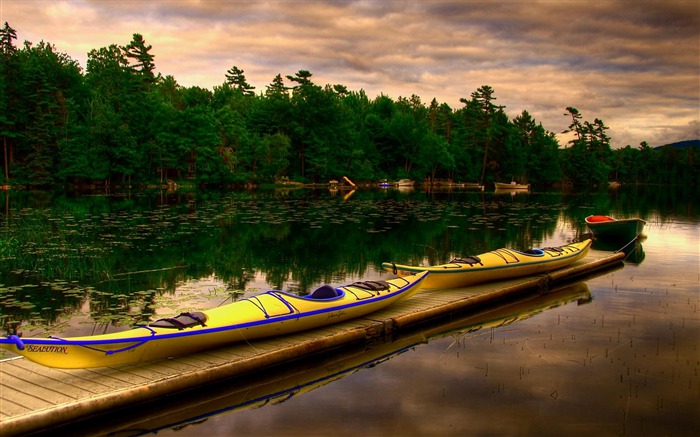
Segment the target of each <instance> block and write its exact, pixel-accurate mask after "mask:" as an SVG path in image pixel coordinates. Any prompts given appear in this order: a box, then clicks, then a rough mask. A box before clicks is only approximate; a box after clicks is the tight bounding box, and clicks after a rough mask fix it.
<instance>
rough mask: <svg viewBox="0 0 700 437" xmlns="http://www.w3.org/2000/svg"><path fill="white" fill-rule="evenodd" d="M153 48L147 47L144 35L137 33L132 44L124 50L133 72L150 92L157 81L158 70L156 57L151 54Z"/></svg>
mask: <svg viewBox="0 0 700 437" xmlns="http://www.w3.org/2000/svg"><path fill="white" fill-rule="evenodd" d="M152 48H153V46H151V45H146V41H145V40H144V39H143V35H141V34H140V33H135V34H134V35H133V39H132V40H131V42H130V43H129V44H128V45H126V46H125V47H123V48H122V50H124V53H125V54H126V57H127V58H128V59H130V60H131V63H130V68H131V70H132V71H133V72H134V73H135V74H136V75H137V76H138V77H139V78H140V81H141V83H143V84H145V86H146V89H147V90H149V91H150V89H151V86H152V85H153V84H154V83H155V81H156V76H155V73H154V72H153V71H154V70H155V68H156V66H155V63H154V62H153V59H155V56H154V55H152V54H150V53H149V52H150V51H151V49H152Z"/></svg>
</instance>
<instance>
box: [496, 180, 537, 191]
mask: <svg viewBox="0 0 700 437" xmlns="http://www.w3.org/2000/svg"><path fill="white" fill-rule="evenodd" d="M494 184H496V189H497V190H529V189H530V184H516V183H515V182H511V183H508V184H506V183H503V182H494Z"/></svg>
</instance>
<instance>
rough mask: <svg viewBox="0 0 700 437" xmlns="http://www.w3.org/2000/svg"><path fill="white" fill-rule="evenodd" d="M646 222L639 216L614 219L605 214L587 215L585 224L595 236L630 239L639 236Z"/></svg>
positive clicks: (622, 239) (621, 239)
mask: <svg viewBox="0 0 700 437" xmlns="http://www.w3.org/2000/svg"><path fill="white" fill-rule="evenodd" d="M644 225H646V222H645V221H644V220H642V219H640V218H629V219H616V218H613V217H610V216H607V215H589V216H588V217H586V226H588V229H589V230H590V231H591V234H593V236H594V237H595V238H601V239H610V240H620V241H632V240H634V239H635V238H637V237H639V236H640V235H641V234H642V231H643V230H644Z"/></svg>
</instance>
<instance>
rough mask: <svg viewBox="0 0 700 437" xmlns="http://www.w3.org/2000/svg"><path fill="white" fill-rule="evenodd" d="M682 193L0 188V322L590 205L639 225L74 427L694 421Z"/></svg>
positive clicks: (466, 235) (356, 429)
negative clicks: (376, 328) (457, 314)
mask: <svg viewBox="0 0 700 437" xmlns="http://www.w3.org/2000/svg"><path fill="white" fill-rule="evenodd" d="M623 188H624V187H623ZM697 194H698V193H687V192H678V191H673V190H670V189H665V188H659V187H642V188H630V189H620V190H617V191H609V192H608V191H603V192H596V193H583V194H582V193H561V192H543V193H538V192H534V193H518V194H516V195H511V194H509V193H506V194H500V193H493V192H485V193H482V192H475V191H449V192H431V193H426V192H421V191H409V192H399V191H397V190H386V191H380V190H366V191H357V192H354V193H348V192H342V191H341V192H337V193H331V192H329V191H326V190H296V191H287V190H278V191H273V190H270V191H262V190H261V191H255V192H232V193H231V192H228V193H221V192H206V191H204V192H196V193H175V194H167V193H150V194H149V193H131V194H128V195H120V196H111V197H106V196H76V197H67V196H52V195H50V194H46V193H14V192H13V193H0V200H2V201H3V203H2V204H4V205H5V207H4V209H3V210H2V213H0V223H1V225H0V226H1V227H0V243H1V244H2V245H1V246H0V263H1V264H0V318H1V319H2V325H3V328H4V331H5V332H4V333H3V335H5V334H7V333H8V332H14V331H18V332H22V333H23V334H24V335H25V336H30V335H31V336H36V335H47V334H56V335H61V336H68V335H77V334H90V333H97V332H105V331H114V330H123V329H127V328H128V326H130V325H131V324H133V323H137V322H140V321H143V320H146V319H148V318H149V317H150V318H151V319H153V318H157V317H160V316H164V315H166V316H167V315H173V314H176V313H178V312H179V311H180V310H181V309H183V308H184V309H196V308H207V307H214V306H217V305H219V304H221V303H224V302H226V301H230V299H237V298H240V296H246V295H251V294H255V293H258V292H261V291H265V290H267V289H270V288H275V289H287V290H292V291H295V292H299V293H303V292H306V291H309V290H311V289H313V288H314V287H316V286H317V285H319V284H321V283H331V284H335V285H342V284H345V283H349V282H353V281H355V280H358V279H377V278H382V277H387V276H388V275H389V274H388V273H385V272H381V271H380V270H379V269H378V268H379V266H380V264H381V263H382V262H383V261H398V262H405V263H419V262H423V263H426V264H428V263H430V264H433V263H439V262H444V261H447V260H449V259H451V258H453V257H456V256H466V255H473V254H478V253H482V252H485V251H488V250H492V249H496V248H499V247H505V246H507V247H512V248H516V249H527V248H530V247H538V246H539V247H543V246H554V245H559V244H562V243H566V242H569V241H572V240H573V239H578V238H581V237H582V236H584V234H585V233H586V232H587V230H586V227H585V224H584V220H583V219H584V218H585V217H586V216H587V215H590V214H610V215H614V216H618V217H641V218H643V219H645V220H646V221H647V226H646V229H645V235H646V237H645V238H643V239H642V241H641V244H638V245H636V246H630V247H634V250H633V251H631V252H630V253H629V256H628V260H627V261H626V262H625V265H624V267H622V268H619V269H616V270H613V271H609V272H607V273H605V274H603V275H601V276H597V277H594V278H590V279H588V280H586V281H585V282H581V283H578V284H572V285H571V286H568V287H566V288H564V289H561V290H557V291H554V292H552V293H550V294H548V295H544V296H539V297H531V298H527V299H523V300H522V301H518V302H511V303H509V304H503V305H501V306H497V307H493V308H489V309H486V310H484V311H483V312H480V313H476V314H466V315H464V317H463V318H462V319H460V320H455V321H454V322H452V323H450V325H443V326H431V327H430V328H426V329H424V330H423V331H421V332H414V333H411V334H410V335H406V336H405V337H403V338H399V339H397V340H396V341H395V342H393V343H389V344H383V345H376V346H375V347H373V348H372V349H370V350H368V351H365V350H354V349H350V350H346V351H339V352H336V353H333V354H328V355H324V356H319V357H313V359H310V360H306V361H303V362H300V363H295V364H291V365H288V366H282V367H281V368H277V369H274V370H271V371H269V372H266V373H267V377H266V378H265V377H255V378H250V377H248V378H239V379H236V380H233V381H230V382H227V383H222V384H217V386H216V387H208V388H206V390H203V391H201V392H197V393H193V394H191V395H190V399H188V400H187V402H184V401H182V400H180V401H172V402H171V403H168V404H163V405H162V406H160V407H159V406H155V407H152V408H150V409H149V410H148V412H147V413H146V414H144V416H143V417H139V416H133V417H132V416H124V415H120V417H119V420H114V421H109V420H102V421H101V422H102V424H101V425H100V426H101V427H97V426H96V425H95V427H94V428H85V427H84V428H83V432H84V433H87V434H95V433H96V434H109V433H110V432H111V433H113V435H139V434H140V433H145V434H148V433H152V432H157V434H158V435H165V436H171V435H172V436H183V435H193V434H204V435H208V436H229V435H261V436H284V435H288V436H301V435H303V436H316V435H319V436H320V435H324V436H325V435H334V436H355V435H368V436H375V435H376V436H379V435H381V436H399V435H400V436H404V435H405V436H413V435H416V436H433V435H454V436H458V435H459V436H464V435H479V436H482V435H498V436H504V435H506V436H542V435H552V436H555V435H596V436H608V435H609V436H619V435H630V436H636V435H644V436H647V435H648V436H661V435H664V436H665V435H669V436H686V435H687V436H691V435H698V434H700V414H699V413H700V349H699V348H700V312H699V309H698V306H699V305H700V207H699V206H698V203H697V201H696V199H697V198H698V197H697ZM597 248H598V250H603V249H605V250H615V249H618V248H617V247H605V246H602V245H599V244H597ZM2 356H5V357H7V356H10V354H9V353H7V354H4V355H2ZM181 401H182V402H181ZM192 401H194V402H196V403H197V407H193V406H192V405H191V402H192ZM188 404H189V405H188ZM108 422H111V423H114V425H109V426H106V425H104V423H108ZM109 427H112V428H109Z"/></svg>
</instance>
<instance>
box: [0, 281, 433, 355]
mask: <svg viewBox="0 0 700 437" xmlns="http://www.w3.org/2000/svg"><path fill="white" fill-rule="evenodd" d="M427 277H428V275H425V276H423V277H422V278H420V279H419V280H417V281H416V282H414V283H412V284H409V285H408V286H405V287H404V288H400V289H399V290H396V291H395V292H393V293H387V294H385V295H381V296H375V297H372V298H369V300H368V299H364V300H362V301H357V302H352V303H349V304H346V305H339V306H334V307H331V308H323V309H320V310H314V311H306V312H304V313H301V312H298V313H293V314H285V315H282V316H268V315H267V314H266V313H265V312H264V311H263V313H264V314H265V319H264V320H256V321H253V322H247V323H240V324H237V325H227V326H219V327H216V328H204V329H199V330H196V331H195V330H189V331H178V332H174V333H172V334H156V333H155V332H154V331H153V329H151V328H150V327H148V326H137V327H135V328H133V329H147V330H149V331H150V332H151V335H150V336H143V337H131V338H114V339H104V340H70V339H63V338H60V337H51V338H49V339H35V338H27V339H20V338H19V337H18V336H13V335H11V336H9V337H7V338H0V344H15V345H17V346H18V349H20V344H21V345H22V346H24V345H51V346H60V345H68V346H83V347H87V348H90V349H94V348H91V347H90V346H100V345H109V344H120V343H138V344H136V345H133V346H128V347H125V348H121V349H117V350H105V351H103V350H100V349H97V350H98V351H100V352H104V353H105V354H107V355H110V354H114V353H117V352H123V351H126V350H130V349H133V348H136V347H138V346H140V345H142V344H144V343H146V342H147V341H155V340H167V339H172V338H179V337H188V336H193V335H205V334H213V333H216V332H224V331H233V330H236V329H244V328H251V327H254V326H260V325H267V324H270V323H278V322H283V321H286V320H294V319H301V318H304V317H311V316H316V315H319V314H324V313H332V312H336V311H340V310H344V309H347V308H353V307H356V306H360V305H367V304H369V303H374V302H379V301H382V300H385V299H389V298H394V297H397V296H399V295H401V294H403V293H406V292H407V291H409V290H412V289H413V287H417V286H418V285H419V284H420V283H421V282H423V280H424V279H425V278H427ZM349 286H350V285H348V286H347V287H349ZM266 293H270V294H273V295H274V296H275V297H277V298H278V299H280V300H283V301H284V299H282V297H281V296H280V295H278V294H276V293H279V292H276V291H268V292H266ZM283 294H285V295H287V296H289V297H293V298H299V299H303V298H302V297H300V296H295V295H292V294H289V293H286V292H283ZM255 297H256V296H253V297H252V298H248V299H244V300H247V301H251V299H253V298H255ZM306 300H307V301H311V299H306ZM241 302H242V301H241ZM251 303H252V302H251ZM253 304H254V305H256V306H258V305H257V304H255V303H253ZM289 306H291V304H289ZM292 307H293V306H292ZM124 332H128V331H124ZM18 340H19V341H18ZM20 350H22V349H20Z"/></svg>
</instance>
